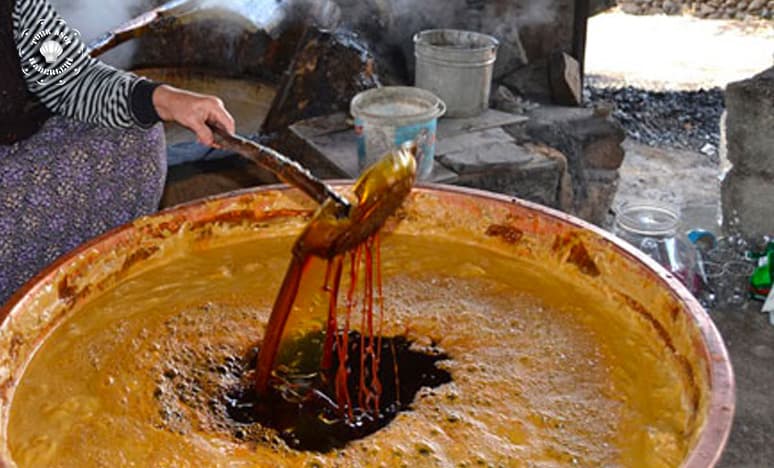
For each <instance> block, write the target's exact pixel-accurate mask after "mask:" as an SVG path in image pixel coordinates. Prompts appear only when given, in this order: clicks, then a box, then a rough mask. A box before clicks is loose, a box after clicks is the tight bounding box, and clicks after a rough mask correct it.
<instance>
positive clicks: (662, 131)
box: [584, 84, 725, 162]
mask: <svg viewBox="0 0 774 468" xmlns="http://www.w3.org/2000/svg"><path fill="white" fill-rule="evenodd" d="M584 93H585V99H586V102H587V103H588V105H590V106H605V105H612V107H613V110H612V116H613V118H614V119H616V120H617V121H618V122H619V123H620V124H621V125H622V126H623V128H624V129H625V130H626V133H627V135H628V136H629V137H630V138H632V139H634V140H636V141H638V142H640V143H643V144H646V145H649V146H655V147H667V148H679V149H685V150H692V151H698V152H701V153H703V154H705V155H706V156H707V157H708V158H710V159H711V160H712V161H713V162H717V161H718V148H719V146H720V116H721V115H722V113H723V110H724V108H725V105H724V101H723V90H722V89H721V88H712V89H709V90H705V89H700V90H696V91H693V90H692V91H650V90H646V89H640V88H634V87H632V86H626V87H619V88H615V87H602V86H594V85H593V84H590V85H587V86H586V89H585V92H584Z"/></svg>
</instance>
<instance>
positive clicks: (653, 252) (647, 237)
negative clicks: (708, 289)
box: [613, 201, 701, 294]
mask: <svg viewBox="0 0 774 468" xmlns="http://www.w3.org/2000/svg"><path fill="white" fill-rule="evenodd" d="M679 226H680V215H679V211H678V210H677V209H676V208H674V207H672V206H670V205H668V204H665V203H661V202H655V201H640V202H626V203H622V204H621V205H620V206H619V207H618V210H617V213H616V218H615V226H614V228H613V233H614V234H615V235H617V236H618V237H620V238H622V239H624V240H626V241H627V242H629V243H630V244H632V245H633V246H635V247H637V248H638V249H640V250H641V251H643V252H644V253H646V254H647V255H648V256H650V257H651V258H653V259H654V260H656V261H657V262H658V263H660V264H661V265H662V266H664V267H665V268H666V269H667V270H668V271H669V272H670V273H672V274H673V275H675V277H677V278H678V279H680V281H682V283H683V284H685V285H686V286H687V287H688V289H689V290H690V291H691V292H692V293H694V294H695V293H697V292H698V291H699V289H700V287H701V279H700V277H699V275H698V273H697V269H696V253H695V250H694V249H693V247H691V246H690V244H688V243H687V242H685V241H683V240H682V239H680V238H679V236H678V228H679Z"/></svg>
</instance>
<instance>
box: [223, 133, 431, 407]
mask: <svg viewBox="0 0 774 468" xmlns="http://www.w3.org/2000/svg"><path fill="white" fill-rule="evenodd" d="M213 132H214V134H215V138H216V143H217V144H218V145H220V146H221V147H222V148H225V149H228V150H231V151H235V152H238V153H240V154H242V155H243V156H245V157H247V158H249V159H250V160H252V161H254V162H256V163H257V164H259V165H261V166H263V167H265V168H267V169H268V170H270V171H272V172H273V173H275V174H276V175H277V176H278V177H279V178H280V179H281V180H283V181H285V182H287V183H289V184H291V185H293V186H295V187H298V188H299V189H301V190H302V191H303V192H304V193H306V194H307V195H309V196H310V197H311V198H313V199H314V200H316V201H317V202H318V203H320V204H321V206H320V208H319V209H318V210H317V212H316V213H315V215H314V217H313V218H312V220H311V221H310V222H309V224H308V225H307V226H306V228H305V229H304V231H303V232H302V234H301V235H300V236H299V238H298V239H297V241H296V242H295V244H294V247H293V255H292V258H291V261H290V265H289V267H288V270H287V272H286V274H285V278H284V280H283V282H282V286H281V287H280V292H279V294H278V295H277V298H276V301H275V303H274V307H273V309H272V314H271V317H270V318H269V323H268V325H267V328H266V336H265V337H264V339H263V343H262V345H261V347H260V349H261V352H260V354H259V356H258V363H257V368H256V391H257V393H258V394H259V395H260V394H263V393H265V391H266V390H267V387H268V384H269V379H270V377H271V374H272V370H273V369H274V366H275V360H276V357H277V354H278V352H279V347H280V342H281V340H282V337H283V335H284V334H285V325H286V324H287V322H288V318H289V316H290V314H291V312H292V311H293V304H294V302H295V299H296V295H297V294H298V290H299V286H300V284H301V281H302V276H303V272H304V270H305V269H306V268H307V267H308V266H309V263H310V261H311V259H312V257H320V258H323V259H326V260H328V261H335V259H336V258H337V257H340V256H342V255H343V254H345V253H347V252H349V251H351V250H353V249H356V248H358V247H359V246H361V245H362V244H364V243H366V242H367V241H369V239H371V238H372V236H374V235H375V234H376V233H377V232H378V231H379V229H380V228H381V227H382V225H383V224H384V222H385V221H386V220H387V218H389V217H390V216H391V215H392V214H393V213H394V212H395V211H396V210H397V209H398V208H399V207H400V206H401V204H402V203H403V201H404V200H405V198H406V197H407V196H408V194H409V193H410V192H411V188H412V187H413V185H414V181H415V178H416V167H417V164H416V158H417V157H421V154H420V151H421V150H420V148H421V147H422V145H421V140H422V139H423V138H427V136H426V134H424V133H423V134H420V135H419V136H418V138H417V140H415V141H412V142H407V143H405V144H404V145H402V146H401V147H400V148H397V149H395V150H393V151H391V152H389V153H387V154H386V155H385V156H383V157H382V158H381V159H380V160H379V161H378V162H376V163H375V164H374V165H372V166H371V167H369V168H367V169H366V170H365V171H363V173H362V175H361V176H360V177H359V178H358V180H357V181H356V182H355V184H354V186H353V189H352V195H353V200H352V201H349V200H347V199H346V198H345V197H343V196H342V195H340V194H339V193H337V192H336V191H334V190H333V189H332V188H331V187H330V186H329V185H327V184H325V183H324V182H322V181H320V180H319V179H317V178H315V177H314V176H313V175H312V174H311V173H310V172H309V171H308V170H306V169H305V168H303V167H302V166H301V165H300V164H298V163H297V162H295V161H292V160H290V159H288V158H286V157H284V156H283V155H281V154H280V153H278V152H276V151H274V150H271V149H269V148H265V147H263V146H261V145H259V144H257V143H255V142H252V141H250V140H247V139H245V138H242V137H239V136H236V135H230V134H229V133H228V132H226V131H224V130H223V129H220V128H215V127H213ZM337 288H338V285H336V289H337ZM332 300H333V301H335V298H333V299H332ZM334 313H335V312H334ZM328 319H329V320H330V317H329V318H328ZM334 334H335V330H328V335H329V336H328V337H326V342H325V344H324V346H323V349H322V352H323V354H324V355H328V354H330V350H331V348H332V346H333V343H332V341H331V339H332V336H333V335H334Z"/></svg>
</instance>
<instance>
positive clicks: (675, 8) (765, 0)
mask: <svg viewBox="0 0 774 468" xmlns="http://www.w3.org/2000/svg"><path fill="white" fill-rule="evenodd" d="M618 4H619V6H620V7H621V10H622V11H624V12H625V13H629V14H632V15H660V14H667V15H679V14H691V15H694V16H698V17H700V18H711V19H739V20H741V19H747V18H748V17H757V18H764V19H772V18H774V0H619V1H618Z"/></svg>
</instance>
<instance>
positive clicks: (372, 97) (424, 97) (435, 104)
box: [350, 86, 446, 127]
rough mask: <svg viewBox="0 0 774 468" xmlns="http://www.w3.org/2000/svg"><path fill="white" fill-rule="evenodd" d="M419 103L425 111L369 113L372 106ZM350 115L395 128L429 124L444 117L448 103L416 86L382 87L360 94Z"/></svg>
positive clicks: (353, 102)
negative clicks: (381, 103) (403, 102)
mask: <svg viewBox="0 0 774 468" xmlns="http://www.w3.org/2000/svg"><path fill="white" fill-rule="evenodd" d="M401 98H403V99H402V100H404V101H406V102H411V103H414V104H416V103H419V104H421V105H422V106H423V107H425V110H422V111H420V112H413V113H406V114H397V115H396V114H384V113H380V112H373V111H369V110H368V107H369V105H371V104H375V103H380V102H386V103H394V102H396V101H397V100H401ZM350 113H351V114H352V116H353V117H355V118H361V119H364V120H367V121H369V122H374V123H378V124H388V125H390V126H394V127H402V126H405V125H412V124H418V123H423V122H428V121H431V120H434V119H438V118H440V117H442V116H443V115H444V114H445V113H446V103H444V102H443V101H442V100H441V98H439V97H438V96H436V95H435V94H433V93H432V92H430V91H428V90H426V89H422V88H417V87H415V86H381V87H378V88H371V89H369V90H366V91H363V92H361V93H358V94H357V95H356V96H355V97H354V98H352V102H351V103H350Z"/></svg>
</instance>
